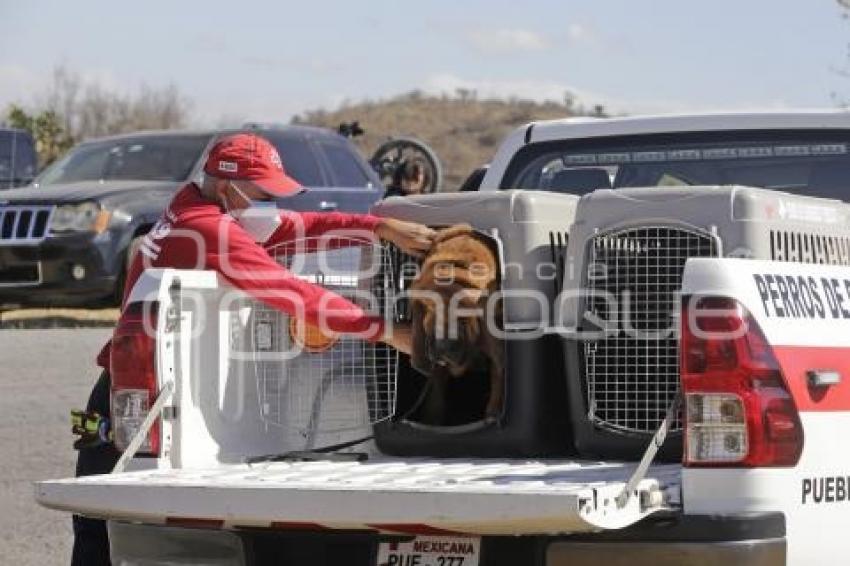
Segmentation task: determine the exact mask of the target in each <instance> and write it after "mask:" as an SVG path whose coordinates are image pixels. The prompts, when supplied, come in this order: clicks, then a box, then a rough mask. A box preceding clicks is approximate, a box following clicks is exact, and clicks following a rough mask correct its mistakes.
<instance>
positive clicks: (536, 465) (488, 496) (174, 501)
mask: <svg viewBox="0 0 850 566" xmlns="http://www.w3.org/2000/svg"><path fill="white" fill-rule="evenodd" d="M634 467H635V464H634V463H618V462H593V461H583V460H572V461H567V460H561V461H552V460H546V461H518V460H469V459H452V460H436V459H411V458H405V459H399V458H380V459H372V460H369V461H366V462H333V461H316V462H273V463H262V464H253V465H249V464H238V465H222V466H220V467H215V468H211V469H158V470H148V471H136V472H126V473H121V474H110V475H101V476H90V477H85V478H76V479H62V480H51V481H44V482H40V483H38V484H37V486H36V497H37V499H38V501H39V502H40V503H41V504H43V505H45V506H47V507H51V508H54V509H59V510H65V511H73V512H76V513H82V514H86V515H90V516H94V517H109V518H110V519H118V520H128V521H142V522H146V523H154V524H180V523H182V524H186V523H191V522H192V521H195V522H197V524H199V525H206V526H216V527H220V528H240V527H254V528H257V527H260V528H292V529H316V530H324V529H347V530H350V529H356V530H362V529H368V530H374V531H380V532H395V533H398V532H401V533H411V534H453V533H457V534H471V535H472V534H474V535H499V534H511V535H525V534H559V533H575V532H587V531H597V530H606V529H619V528H623V527H626V526H629V525H631V524H633V523H635V522H637V521H639V520H640V519H642V518H644V517H646V516H648V515H650V514H652V513H656V512H658V511H663V510H670V509H673V508H676V507H677V506H678V505H679V492H680V489H679V487H680V482H681V479H680V477H681V473H680V472H681V466H679V465H678V464H670V465H657V466H653V467H652V468H650V470H649V473H648V474H647V476H646V478H645V479H643V480H642V481H641V482H640V483H639V484H638V487H637V489H636V492H635V493H634V494H633V496H632V497H630V498H629V499H628V501H627V503H626V504H625V505H623V506H622V507H619V506H618V504H617V502H616V501H615V499H616V497H617V495H618V494H620V492H621V490H622V489H623V486H624V485H625V483H626V481H627V480H628V479H629V477H630V475H631V474H632V472H633V470H634Z"/></svg>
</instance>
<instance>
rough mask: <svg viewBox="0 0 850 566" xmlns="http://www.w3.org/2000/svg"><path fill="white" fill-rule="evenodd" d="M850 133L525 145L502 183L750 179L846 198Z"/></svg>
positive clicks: (606, 184)
mask: <svg viewBox="0 0 850 566" xmlns="http://www.w3.org/2000/svg"><path fill="white" fill-rule="evenodd" d="M848 140H850V135H848V134H846V133H843V134H835V133H829V132H826V133H825V132H796V133H777V132H708V133H689V134H667V135H663V136H661V135H653V136H640V137H638V136H633V137H629V138H625V137H624V138H619V139H617V140H613V141H612V140H611V138H609V139H602V140H593V139H585V140H570V141H563V142H548V143H540V144H536V145H531V146H528V147H527V148H525V149H523V150H522V151H521V152H520V153H519V154H518V155H517V156H516V157H515V159H514V162H513V163H511V165H510V167H509V170H508V174H507V175H506V183H505V184H504V185H503V187H502V188H506V189H507V188H510V189H531V190H544V191H553V192H563V193H572V194H579V195H581V194H585V193H588V192H590V191H593V190H595V189H600V188H614V189H617V188H623V187H655V186H665V185H748V186H753V187H763V188H768V189H776V190H781V191H787V192H791V193H796V194H801V195H810V196H819V197H827V198H834V199H840V200H850V149H848V148H850V142H848Z"/></svg>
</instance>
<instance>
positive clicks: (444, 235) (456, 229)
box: [433, 224, 472, 244]
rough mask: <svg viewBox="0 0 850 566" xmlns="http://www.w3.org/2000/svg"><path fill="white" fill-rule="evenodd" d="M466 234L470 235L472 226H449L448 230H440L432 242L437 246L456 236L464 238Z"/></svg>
mask: <svg viewBox="0 0 850 566" xmlns="http://www.w3.org/2000/svg"><path fill="white" fill-rule="evenodd" d="M466 234H472V226H470V225H469V224H455V225H454V226H449V227H448V228H443V229H442V230H439V231H438V232H437V234H436V235H435V236H434V240H433V241H434V243H435V244H438V243H440V242H444V241H446V240H449V239H451V238H455V237H457V236H464V235H466Z"/></svg>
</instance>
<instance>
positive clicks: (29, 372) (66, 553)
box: [0, 313, 110, 566]
mask: <svg viewBox="0 0 850 566" xmlns="http://www.w3.org/2000/svg"><path fill="white" fill-rule="evenodd" d="M4 314H5V313H4ZM31 324H33V325H35V323H31ZM45 326H47V325H46V324H45V325H43V326H40V327H39V326H37V325H36V327H37V328H45ZM109 335H110V330H109V329H107V328H86V329H80V328H74V329H49V330H44V329H39V330H0V360H2V369H0V563H2V564H10V565H11V564H14V565H16V566H36V565H38V566H44V565H54V564H68V561H69V559H70V548H71V522H70V517H69V516H67V515H65V514H63V513H58V512H55V511H50V510H47V509H44V508H42V507H39V506H38V505H37V504H36V502H35V500H34V498H33V482H34V481H37V480H40V479H49V478H59V477H66V476H70V475H73V473H74V462H75V459H76V453H75V452H74V450H73V449H72V448H71V443H72V436H71V433H70V428H71V425H70V421H69V411H70V409H72V408H75V407H84V406H85V402H86V398H87V396H88V393H89V390H90V389H91V387H92V385H93V384H94V382H95V380H96V378H97V376H98V374H99V372H98V370H97V368H96V367H95V364H94V358H95V356H96V354H97V352H98V351H99V349H100V347H101V346H102V345H103V343H104V342H105V341H106V339H107V338H108V336H109Z"/></svg>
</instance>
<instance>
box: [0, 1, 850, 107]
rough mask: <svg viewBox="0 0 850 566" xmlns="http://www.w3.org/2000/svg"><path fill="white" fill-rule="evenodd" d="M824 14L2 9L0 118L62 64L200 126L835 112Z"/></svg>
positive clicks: (488, 6) (832, 24)
mask: <svg viewBox="0 0 850 566" xmlns="http://www.w3.org/2000/svg"><path fill="white" fill-rule="evenodd" d="M848 42H850V22H848V21H847V20H844V19H842V18H841V10H840V9H839V7H838V5H837V4H836V1H835V0H773V1H767V0H746V1H742V0H737V1H736V0H713V1H711V2H694V1H687V0H684V1H683V0H658V1H652V0H631V1H629V0H581V1H579V0H561V1H532V0H525V1H516V0H514V1H510V2H503V1H493V0H488V1H485V0H468V1H460V0H455V1H444V0H420V1H419V2H415V3H414V2H389V1H386V2H383V1H366V0H361V1H359V2H354V1H348V2H346V1H326V0H308V1H299V2H293V1H290V0H284V1H279V2H252V1H249V0H243V1H241V2H240V1H236V2H234V1H233V0H231V1H229V2H218V1H207V2H203V3H200V2H198V3H191V2H179V1H174V0H172V1H171V2H165V1H159V0H152V1H145V2H134V3H132V4H131V3H122V2H116V1H112V2H106V1H101V0H82V1H77V2H68V1H67V0H66V1H55V2H52V1H39V0H31V1H27V2H23V1H20V0H0V107H4V106H5V105H6V104H7V103H9V102H11V101H19V102H23V103H31V102H33V101H35V100H36V99H37V98H38V96H39V93H40V92H42V91H43V89H44V86H45V85H46V84H47V83H48V82H49V80H50V75H51V70H52V69H53V68H54V66H56V65H58V64H63V63H64V64H66V65H68V66H69V67H70V68H72V69H74V70H76V71H78V72H79V73H81V74H82V75H83V76H84V77H86V78H88V79H90V80H95V81H98V82H100V83H101V84H102V85H104V86H106V87H108V88H112V89H116V90H121V91H126V92H131V91H132V90H133V89H135V88H137V87H138V86H139V85H140V84H143V83H145V84H148V85H150V86H161V85H165V84H168V83H174V84H176V85H177V86H178V88H179V89H180V90H181V91H182V92H183V93H184V94H185V95H186V96H187V97H189V98H190V99H191V100H192V101H193V103H194V119H195V121H196V122H197V123H198V124H216V123H220V122H222V121H225V122H227V121H240V120H242V119H246V120H249V119H250V120H265V121H272V120H274V121H284V120H288V119H289V117H290V116H291V115H292V114H293V113H297V112H300V111H303V110H305V109H309V108H316V107H334V106H336V105H338V104H339V103H340V102H342V101H343V100H346V99H348V100H353V101H357V100H361V99H364V98H377V97H387V96H392V95H394V94H398V93H402V92H406V91H409V90H412V89H415V88H419V89H423V90H425V91H429V92H441V91H446V92H453V91H454V90H455V89H456V88H458V87H465V88H474V89H476V90H477V91H478V92H479V94H480V95H488V96H511V95H517V96H520V97H527V98H537V99H545V98H555V99H560V98H561V96H562V93H563V91H565V90H571V91H573V92H575V93H577V94H578V95H579V97H580V99H581V100H582V101H584V102H586V103H588V104H594V103H603V104H606V105H607V106H609V107H610V108H612V109H614V110H615V111H619V112H630V113H641V112H664V111H686V110H706V109H745V108H746V109H749V108H764V107H773V108H775V107H824V106H832V105H833V101H832V99H831V96H830V95H831V93H832V92H838V93H841V94H844V95H845V96H846V97H847V98H850V78H844V77H841V76H840V75H838V74H837V73H836V72H835V71H834V69H836V68H840V67H842V66H844V65H845V59H844V57H845V53H846V52H847V43H848Z"/></svg>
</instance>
